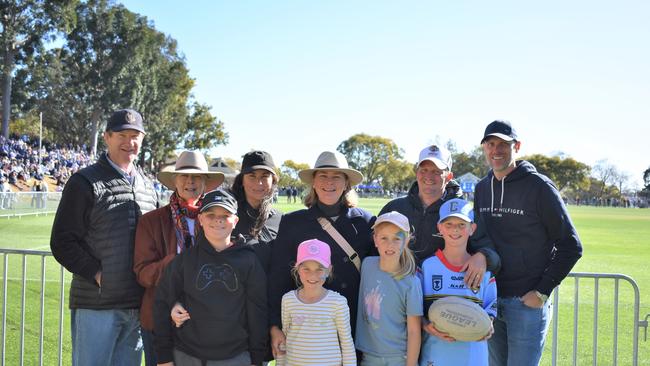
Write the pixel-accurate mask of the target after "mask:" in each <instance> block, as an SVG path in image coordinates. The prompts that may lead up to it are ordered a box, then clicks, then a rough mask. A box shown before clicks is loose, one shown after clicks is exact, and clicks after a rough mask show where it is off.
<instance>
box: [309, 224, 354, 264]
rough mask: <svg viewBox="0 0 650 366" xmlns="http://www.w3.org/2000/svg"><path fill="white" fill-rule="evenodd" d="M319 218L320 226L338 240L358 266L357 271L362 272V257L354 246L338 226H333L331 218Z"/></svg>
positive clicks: (337, 242)
mask: <svg viewBox="0 0 650 366" xmlns="http://www.w3.org/2000/svg"><path fill="white" fill-rule="evenodd" d="M317 220H318V223H319V224H320V226H322V227H323V230H325V231H326V232H327V233H328V234H330V236H331V237H332V239H334V241H336V244H338V245H339V247H341V249H343V251H344V252H345V254H347V255H348V258H349V259H350V261H351V262H352V263H353V264H354V266H355V267H356V268H357V271H359V272H361V259H360V258H359V254H357V252H356V251H355V250H354V248H352V246H351V245H350V243H348V241H347V240H345V238H344V237H343V235H341V234H340V233H339V232H338V230H336V228H335V227H334V226H332V223H331V222H329V220H327V219H326V218H324V217H319V218H318V219H317Z"/></svg>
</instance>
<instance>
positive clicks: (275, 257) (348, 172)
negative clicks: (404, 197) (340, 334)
mask: <svg viewBox="0 0 650 366" xmlns="http://www.w3.org/2000/svg"><path fill="white" fill-rule="evenodd" d="M298 175H299V177H300V179H301V180H302V181H303V182H305V183H307V184H309V185H310V190H309V193H308V194H307V196H306V197H305V206H307V209H304V210H299V211H295V212H292V213H289V214H286V215H284V216H283V217H282V220H281V222H280V229H279V231H278V236H277V238H276V239H275V241H274V243H273V245H272V251H271V270H270V276H269V281H268V283H269V318H270V319H269V320H270V325H271V346H272V348H273V354H274V355H276V356H278V354H281V353H282V352H283V351H282V350H281V348H282V344H284V343H285V341H286V340H285V336H284V333H283V332H282V330H281V327H282V324H281V319H280V303H281V299H282V296H283V295H284V294H285V293H287V292H288V291H291V290H293V289H295V288H296V286H295V283H294V281H293V280H292V277H291V273H290V270H291V267H292V263H293V262H294V261H295V258H296V251H297V248H298V244H300V243H301V242H303V241H305V240H308V239H318V240H320V241H323V242H325V243H327V244H328V245H329V246H330V251H331V261H332V265H333V268H334V275H333V277H332V279H331V281H328V282H327V283H326V285H325V287H327V288H328V289H331V290H333V291H336V292H338V293H340V294H341V295H343V296H344V297H345V298H346V299H347V301H348V306H349V308H350V309H352V311H350V321H351V322H350V324H351V329H352V330H353V331H354V328H355V327H354V325H355V324H356V314H357V311H356V309H357V302H358V296H359V282H360V274H359V268H360V267H359V266H360V263H361V261H362V260H363V258H364V257H365V256H367V255H368V254H370V252H371V251H372V248H373V247H374V245H373V242H372V234H371V232H372V224H373V222H374V220H375V218H374V216H373V215H372V214H371V213H370V212H368V211H366V210H363V209H360V208H358V207H356V205H357V200H358V198H357V195H356V193H355V191H354V188H353V187H354V186H355V185H357V184H359V183H361V181H362V180H363V175H362V174H361V173H360V172H359V171H357V170H354V169H350V168H349V167H348V162H347V160H346V159H345V157H344V156H343V155H342V154H340V153H338V152H331V151H325V152H323V153H321V154H320V155H319V156H318V159H316V163H315V164H314V168H312V169H305V170H301V171H300V172H299V174H298Z"/></svg>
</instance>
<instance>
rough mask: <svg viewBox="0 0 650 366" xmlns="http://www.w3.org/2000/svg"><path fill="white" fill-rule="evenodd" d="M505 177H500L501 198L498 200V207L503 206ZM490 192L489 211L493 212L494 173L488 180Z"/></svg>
mask: <svg viewBox="0 0 650 366" xmlns="http://www.w3.org/2000/svg"><path fill="white" fill-rule="evenodd" d="M506 178H508V176H505V177H503V179H501V200H500V202H499V207H503V195H504V193H505V192H506V187H505V184H506ZM490 193H491V194H492V197H491V200H490V213H494V175H493V176H492V179H491V180H490Z"/></svg>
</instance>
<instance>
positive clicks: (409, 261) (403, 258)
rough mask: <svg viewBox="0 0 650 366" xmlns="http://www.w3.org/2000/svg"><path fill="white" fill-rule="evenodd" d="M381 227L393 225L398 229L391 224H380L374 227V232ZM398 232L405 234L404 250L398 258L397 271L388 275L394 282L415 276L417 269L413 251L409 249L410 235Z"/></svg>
mask: <svg viewBox="0 0 650 366" xmlns="http://www.w3.org/2000/svg"><path fill="white" fill-rule="evenodd" d="M383 225H393V226H395V227H397V228H399V227H398V226H397V225H395V224H393V223H391V222H382V223H380V224H379V225H377V226H375V230H377V228H379V227H381V226H383ZM400 232H403V233H404V234H405V238H404V242H405V243H404V248H402V253H401V254H400V256H399V269H398V270H397V271H395V272H391V274H390V275H391V276H393V278H394V279H396V280H401V279H402V278H404V277H406V276H408V275H412V274H415V271H416V269H417V265H416V264H415V256H414V255H413V251H412V250H411V249H410V248H409V241H410V240H411V234H410V233H409V232H407V231H404V230H402V229H400Z"/></svg>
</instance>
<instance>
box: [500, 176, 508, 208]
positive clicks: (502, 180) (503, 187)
mask: <svg viewBox="0 0 650 366" xmlns="http://www.w3.org/2000/svg"><path fill="white" fill-rule="evenodd" d="M506 178H508V176H507V175H506V176H505V177H503V179H501V205H500V206H499V207H503V194H504V193H506Z"/></svg>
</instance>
